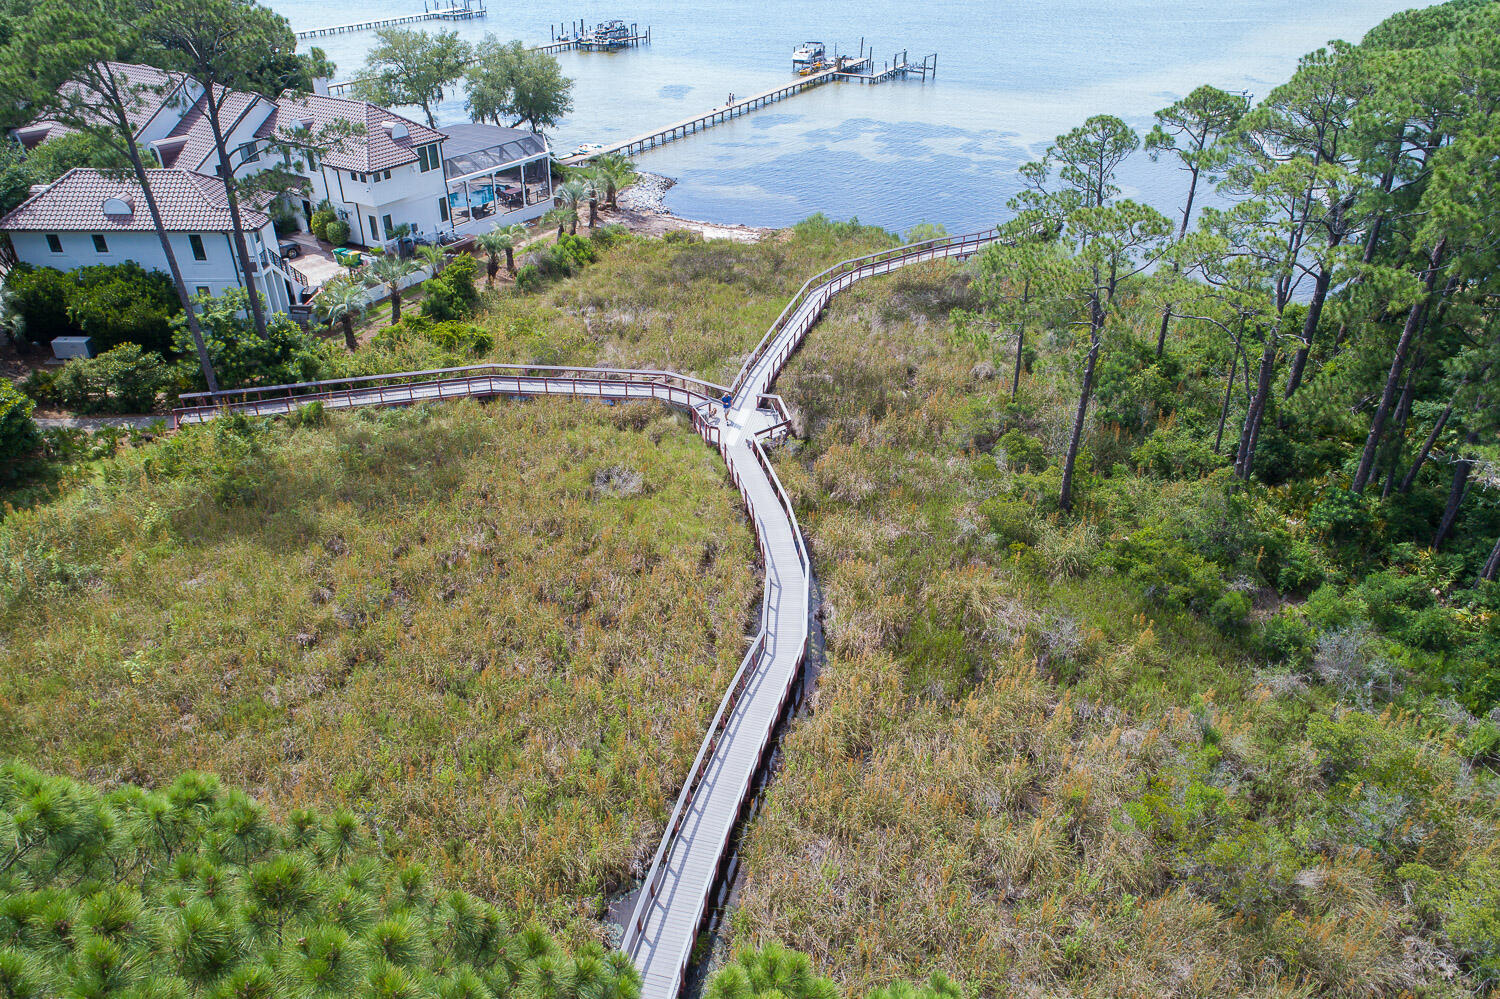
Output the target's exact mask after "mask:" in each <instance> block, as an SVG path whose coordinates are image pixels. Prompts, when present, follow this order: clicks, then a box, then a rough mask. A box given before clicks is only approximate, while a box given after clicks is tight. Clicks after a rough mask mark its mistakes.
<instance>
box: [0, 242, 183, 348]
mask: <svg viewBox="0 0 1500 999" xmlns="http://www.w3.org/2000/svg"><path fill="white" fill-rule="evenodd" d="M7 287H8V288H9V289H10V290H11V292H12V293H13V295H14V308H15V310H16V313H17V314H18V315H19V316H20V317H21V319H22V324H23V327H24V332H25V336H26V337H27V338H28V339H30V340H32V341H33V342H37V343H48V342H50V341H51V340H52V339H53V338H54V337H59V336H88V337H92V338H93V340H94V345H93V346H94V350H95V351H96V352H103V351H106V350H109V349H110V348H112V347H117V346H119V345H120V344H122V343H135V344H139V345H140V346H142V347H144V348H146V349H147V350H155V351H157V352H161V353H164V352H166V351H169V350H171V349H172V336H171V329H172V325H171V322H172V317H173V316H175V315H177V314H178V313H179V312H180V311H181V303H180V302H179V301H178V299H177V291H176V289H175V288H174V287H173V285H172V279H171V278H169V277H168V276H167V275H165V274H163V273H161V272H160V271H147V270H146V269H145V268H143V267H141V266H140V265H139V264H137V263H133V262H128V261H127V262H126V263H123V264H101V265H98V266H95V267H80V268H79V269H77V270H75V271H70V272H68V273H66V274H64V273H62V272H61V271H56V270H53V269H52V268H50V267H41V268H35V269H33V268H29V267H26V266H24V265H21V266H18V267H17V268H16V269H15V271H14V272H13V273H12V275H11V276H10V278H9V279H8V280H7Z"/></svg>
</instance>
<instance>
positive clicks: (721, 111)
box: [558, 57, 872, 166]
mask: <svg viewBox="0 0 1500 999" xmlns="http://www.w3.org/2000/svg"><path fill="white" fill-rule="evenodd" d="M871 65H872V61H871V60H870V59H869V58H868V57H866V58H864V59H846V60H845V61H844V62H842V63H840V64H839V65H838V66H835V67H833V68H832V69H825V70H823V71H822V72H820V73H812V74H810V75H808V76H804V77H801V78H799V79H797V80H794V81H792V82H791V83H787V84H784V85H782V86H780V87H772V88H771V89H770V90H762V91H761V92H760V93H758V94H753V95H752V96H750V97H745V98H742V99H741V100H737V101H734V102H733V103H731V104H726V105H724V106H723V107H719V108H714V109H713V110H712V111H706V112H704V113H703V114H699V115H694V116H693V117H691V118H684V119H682V120H681V121H678V122H673V123H672V124H670V125H668V126H666V127H665V128H658V129H655V130H654V131H650V132H643V133H641V134H640V135H637V136H635V137H633V138H630V139H625V140H624V141H622V142H616V143H614V144H613V145H608V146H605V147H604V148H603V149H600V150H597V151H595V152H592V153H587V154H585V155H582V156H569V157H567V158H566V159H562V160H559V161H558V162H559V163H561V164H562V165H563V166H577V165H578V164H580V163H587V162H588V161H589V160H593V159H597V158H598V157H600V156H607V155H609V154H610V153H623V154H625V155H627V156H628V155H629V154H631V153H638V152H644V151H645V150H647V149H651V148H654V147H656V146H661V145H665V144H667V143H668V142H671V141H673V140H674V139H681V138H684V137H686V136H689V135H692V134H693V133H695V132H701V131H703V130H704V129H706V128H712V127H713V126H715V125H720V124H723V123H724V122H726V121H729V120H730V119H731V118H738V117H740V116H741V115H746V114H749V113H750V112H751V111H755V110H757V109H758V108H763V107H767V106H768V105H771V104H775V103H777V102H778V101H784V100H786V99H787V98H789V97H795V96H797V95H798V94H800V93H802V92H803V91H805V90H811V89H812V88H813V87H817V86H821V85H822V84H825V83H830V82H832V81H834V80H838V79H840V78H842V77H843V76H844V75H846V74H851V73H857V72H858V71H859V70H861V69H869V68H871Z"/></svg>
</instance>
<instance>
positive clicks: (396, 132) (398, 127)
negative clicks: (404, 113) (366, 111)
mask: <svg viewBox="0 0 1500 999" xmlns="http://www.w3.org/2000/svg"><path fill="white" fill-rule="evenodd" d="M382 127H383V128H384V129H385V131H386V134H387V135H389V136H390V137H391V138H392V139H404V138H406V137H407V135H408V134H409V133H408V132H407V130H406V122H404V121H388V122H385V123H384V124H383V126H382Z"/></svg>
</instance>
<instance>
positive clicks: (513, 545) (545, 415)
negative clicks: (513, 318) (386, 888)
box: [0, 401, 758, 938]
mask: <svg viewBox="0 0 1500 999" xmlns="http://www.w3.org/2000/svg"><path fill="white" fill-rule="evenodd" d="M296 422H297V421H292V422H291V423H288V422H287V421H282V422H278V423H275V424H270V423H254V422H248V421H243V420H235V421H218V422H217V423H216V424H215V425H214V426H212V427H209V428H199V429H192V430H188V431H185V432H183V433H180V434H178V435H175V436H173V437H172V438H170V439H167V440H162V441H157V442H154V443H150V444H146V445H143V446H140V447H137V448H127V449H125V450H123V451H122V452H121V453H120V454H119V455H117V456H116V457H114V458H112V459H109V460H108V461H106V462H105V463H104V465H103V469H102V472H101V473H100V475H99V476H98V478H97V479H96V480H95V481H94V482H92V483H91V484H87V485H81V486H78V487H75V488H73V489H72V490H70V491H68V492H67V493H66V494H64V495H63V496H62V497H61V498H60V499H57V500H55V501H54V502H52V503H50V504H47V505H44V506H40V507H37V508H35V509H32V510H27V511H21V512H16V513H12V514H11V515H10V516H9V517H8V518H7V519H6V520H5V521H4V523H3V524H0V564H3V565H4V569H3V570H0V571H3V577H0V578H3V588H0V599H3V604H0V633H3V635H4V639H3V641H0V677H3V678H0V704H3V705H4V710H3V711H0V754H3V755H5V756H10V757H17V758H20V759H22V760H24V761H27V762H30V763H32V764H33V765H37V766H41V767H45V768H47V769H48V770H51V771H54V772H65V773H70V774H73V775H75V776H78V777H81V778H86V779H88V780H90V781H94V782H96V783H99V784H102V785H106V786H112V785H115V784H117V783H120V782H133V783H139V784H143V785H146V786H160V785H162V784H164V783H167V782H170V781H171V780H172V779H173V778H174V777H175V775H177V774H178V773H179V772H181V771H184V770H188V769H200V770H208V771H212V772H215V773H218V774H220V775H222V776H223V777H224V778H225V779H226V780H227V781H230V782H232V783H234V784H235V785H237V786H240V787H243V788H244V789H245V790H246V791H247V792H248V793H250V794H252V795H253V796H255V797H256V798H258V799H259V800H260V801H262V802H264V803H265V804H266V805H267V806H268V807H270V808H271V809H272V810H273V812H274V813H275V814H277V815H285V814H286V813H287V812H288V810H290V809H292V808H294V807H297V806H315V807H318V808H322V809H329V808H333V807H338V806H344V807H348V808H350V809H353V810H355V811H356V812H357V813H358V814H359V815H360V816H362V817H363V818H364V819H365V820H366V822H367V823H368V824H369V825H370V827H371V828H372V830H373V831H374V833H375V834H376V835H377V836H378V837H379V840H380V843H381V845H382V846H383V847H384V848H385V850H386V851H388V852H391V853H395V854H400V855H406V856H411V857H414V858H416V859H418V860H421V861H423V862H425V863H426V864H427V865H428V866H429V867H430V869H431V870H432V871H433V873H434V875H435V876H436V877H437V878H438V879H439V880H440V882H441V883H444V884H447V885H450V886H457V887H463V888H466V889H469V890H471V891H473V892H475V893H477V894H479V895H481V896H483V897H484V898H486V899H488V900H491V901H493V902H495V903H497V904H498V905H500V906H501V907H502V909H503V910H505V911H506V912H508V913H511V914H514V915H516V916H519V917H529V916H536V917H539V918H541V919H542V920H543V921H545V922H546V923H547V924H548V925H550V926H551V927H553V928H555V929H557V930H559V931H562V932H564V933H565V934H567V935H569V936H572V937H575V938H577V937H587V936H597V935H598V934H599V932H600V931H599V928H598V924H597V923H596V922H594V921H593V920H594V919H595V917H597V916H599V915H601V913H602V907H603V904H604V901H605V898H606V896H607V895H608V894H609V893H611V892H613V891H615V890H617V889H618V888H620V887H621V886H623V885H628V883H629V882H630V881H631V879H632V877H634V876H636V875H637V874H638V873H639V871H640V869H641V868H642V867H643V866H644V864H645V863H648V862H649V859H650V855H651V852H652V850H654V848H655V845H656V842H657V840H658V838H659V836H660V833H661V825H662V823H663V822H664V821H665V817H666V813H667V811H668V810H669V808H670V803H671V800H672V799H673V797H674V796H675V793H676V791H677V788H678V784H679V782H680V780H681V778H682V774H683V773H685V772H686V769H687V767H688V764H689V763H690V761H691V760H692V757H693V754H694V753H695V752H696V750H697V747H698V743H699V740H700V739H701V737H702V730H703V727H704V725H705V724H706V723H707V720H708V718H709V717H710V716H711V715H712V713H713V710H714V708H715V706H716V705H717V702H718V700H719V698H720V696H721V695H722V693H723V688H724V685H725V684H726V683H727V681H728V678H729V676H730V675H732V673H733V671H734V669H735V667H736V665H737V664H738V662H739V660H740V657H741V656H742V655H743V652H744V641H743V635H744V634H745V632H746V630H747V629H749V628H751V627H752V625H753V615H754V614H755V612H756V609H757V608H758V600H757V595H758V580H757V578H756V576H755V574H754V568H753V567H754V560H755V546H754V543H753V541H752V539H751V535H750V532H749V530H748V527H747V525H746V524H745V522H744V517H743V512H742V510H741V507H740V505H739V501H738V496H737V495H736V494H735V492H734V490H733V488H732V487H730V486H729V485H728V484H727V481H726V479H725V476H724V471H723V467H722V463H721V462H720V460H719V458H718V456H717V455H716V454H715V453H714V452H713V451H712V450H710V449H708V448H706V447H704V446H703V444H702V442H701V441H700V440H699V439H698V437H697V436H696V435H695V434H694V433H693V432H692V431H691V429H690V428H689V426H688V424H687V421H686V420H685V419H683V418H681V417H680V416H678V415H676V414H674V413H672V412H671V411H669V410H666V409H661V408H657V407H654V406H632V407H621V408H614V409H607V408H604V407H598V406H591V405H587V404H579V403H568V402H561V401H559V402H550V401H539V402H535V403H496V404H492V405H488V406H480V405H477V404H473V403H465V404H448V405H444V406H441V407H433V408H417V409H411V410H404V411H402V410H390V411H367V412H361V413H357V414H354V415H350V416H347V417H345V416H336V417H330V418H329V419H328V420H327V421H326V424H325V425H311V426H303V425H296Z"/></svg>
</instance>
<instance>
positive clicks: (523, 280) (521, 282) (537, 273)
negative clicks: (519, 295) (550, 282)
mask: <svg viewBox="0 0 1500 999" xmlns="http://www.w3.org/2000/svg"><path fill="white" fill-rule="evenodd" d="M541 286H542V272H541V270H540V269H538V268H537V266H536V264H527V265H526V266H524V267H522V268H521V269H520V270H518V271H516V289H517V290H519V291H525V292H532V291H536V290H538V289H540V288H541Z"/></svg>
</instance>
